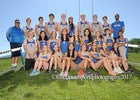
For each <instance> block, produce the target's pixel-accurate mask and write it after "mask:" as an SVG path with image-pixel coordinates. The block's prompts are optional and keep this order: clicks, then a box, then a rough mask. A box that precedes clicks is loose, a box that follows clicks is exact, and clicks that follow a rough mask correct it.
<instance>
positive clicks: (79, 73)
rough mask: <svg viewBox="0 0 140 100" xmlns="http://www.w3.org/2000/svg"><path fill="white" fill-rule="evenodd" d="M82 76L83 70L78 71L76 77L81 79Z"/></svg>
mask: <svg viewBox="0 0 140 100" xmlns="http://www.w3.org/2000/svg"><path fill="white" fill-rule="evenodd" d="M82 76H84V71H83V69H80V70H79V72H78V77H82Z"/></svg>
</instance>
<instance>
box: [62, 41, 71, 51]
mask: <svg viewBox="0 0 140 100" xmlns="http://www.w3.org/2000/svg"><path fill="white" fill-rule="evenodd" d="M68 46H69V41H61V42H60V50H61V52H62V53H63V54H65V53H66V52H67V51H68Z"/></svg>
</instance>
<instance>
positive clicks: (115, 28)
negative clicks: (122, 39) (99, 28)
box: [111, 21, 124, 38]
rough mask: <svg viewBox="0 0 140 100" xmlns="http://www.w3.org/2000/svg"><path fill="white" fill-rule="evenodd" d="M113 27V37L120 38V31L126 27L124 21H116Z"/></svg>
mask: <svg viewBox="0 0 140 100" xmlns="http://www.w3.org/2000/svg"><path fill="white" fill-rule="evenodd" d="M111 27H112V29H113V38H118V31H119V30H122V28H123V27H124V22H123V21H116V22H114V23H112V24H111Z"/></svg>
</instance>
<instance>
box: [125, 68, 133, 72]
mask: <svg viewBox="0 0 140 100" xmlns="http://www.w3.org/2000/svg"><path fill="white" fill-rule="evenodd" d="M125 72H126V73H133V70H132V69H130V68H128V69H127V70H126V71H125Z"/></svg>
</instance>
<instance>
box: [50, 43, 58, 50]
mask: <svg viewBox="0 0 140 100" xmlns="http://www.w3.org/2000/svg"><path fill="white" fill-rule="evenodd" d="M56 44H57V40H50V50H51V51H53V52H54V49H53V48H54V45H56Z"/></svg>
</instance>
